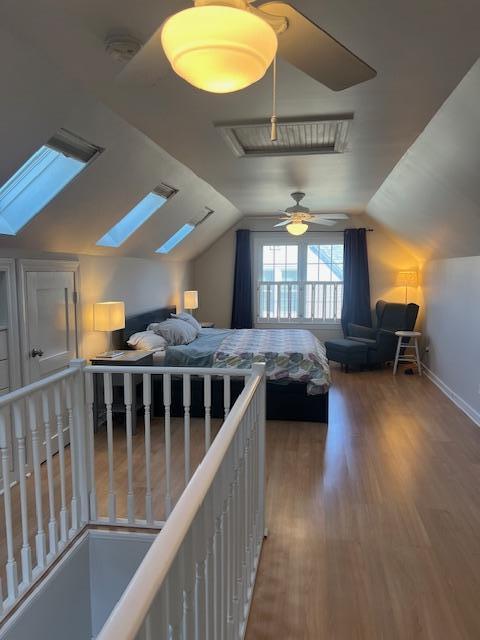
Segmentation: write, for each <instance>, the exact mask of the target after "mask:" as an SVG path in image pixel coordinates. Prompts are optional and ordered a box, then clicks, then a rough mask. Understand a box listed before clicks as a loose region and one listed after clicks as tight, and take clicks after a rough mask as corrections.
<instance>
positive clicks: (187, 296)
mask: <svg viewBox="0 0 480 640" xmlns="http://www.w3.org/2000/svg"><path fill="white" fill-rule="evenodd" d="M183 308H184V309H185V310H186V311H190V313H192V311H193V310H194V309H198V291H184V292H183ZM192 315H193V314H192Z"/></svg>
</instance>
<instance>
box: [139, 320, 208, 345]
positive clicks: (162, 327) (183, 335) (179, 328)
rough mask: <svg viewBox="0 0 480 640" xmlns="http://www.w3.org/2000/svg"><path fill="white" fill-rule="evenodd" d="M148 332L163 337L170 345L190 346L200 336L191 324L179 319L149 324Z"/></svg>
mask: <svg viewBox="0 0 480 640" xmlns="http://www.w3.org/2000/svg"><path fill="white" fill-rule="evenodd" d="M147 331H153V332H154V333H156V334H157V336H162V338H165V340H166V341H167V342H168V344H169V345H171V346H172V345H173V346H174V345H178V344H189V343H190V342H193V341H194V340H195V338H196V337H197V336H198V331H197V330H196V329H194V328H193V327H192V325H191V324H189V323H188V322H185V321H184V320H179V319H178V318H168V320H164V321H163V322H154V323H152V324H149V325H148V327H147Z"/></svg>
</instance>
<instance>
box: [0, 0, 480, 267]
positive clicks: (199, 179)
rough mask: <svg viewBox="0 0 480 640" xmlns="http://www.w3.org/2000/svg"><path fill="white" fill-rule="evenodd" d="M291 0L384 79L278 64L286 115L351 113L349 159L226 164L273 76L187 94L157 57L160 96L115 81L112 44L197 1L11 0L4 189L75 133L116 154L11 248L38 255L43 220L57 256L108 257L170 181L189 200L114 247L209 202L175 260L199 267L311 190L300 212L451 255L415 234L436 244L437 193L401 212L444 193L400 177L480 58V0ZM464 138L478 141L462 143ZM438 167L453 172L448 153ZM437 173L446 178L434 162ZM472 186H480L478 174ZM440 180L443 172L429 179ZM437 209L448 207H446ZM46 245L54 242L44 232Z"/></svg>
mask: <svg viewBox="0 0 480 640" xmlns="http://www.w3.org/2000/svg"><path fill="white" fill-rule="evenodd" d="M294 4H295V6H297V7H298V8H299V9H300V10H301V11H302V12H303V13H305V14H307V15H308V16H309V17H310V18H311V19H313V20H314V21H315V22H317V23H319V24H320V25H321V26H322V27H324V28H325V29H326V30H327V31H329V32H330V33H331V34H332V35H334V36H335V37H336V38H337V39H339V40H340V41H341V42H343V43H345V44H346V45H347V46H348V47H349V48H350V49H352V50H353V51H354V52H355V53H357V54H358V55H359V56H361V57H362V58H363V59H364V60H365V61H366V62H368V63H369V64H370V65H371V66H373V67H374V68H376V69H377V71H378V76H377V77H376V78H375V79H374V80H371V81H369V82H367V83H364V84H362V85H359V86H357V87H354V88H351V89H349V90H346V91H343V92H340V93H334V92H332V91H330V90H329V89H327V88H325V87H324V86H322V85H320V84H318V83H316V82H314V81H313V80H312V79H311V78H309V77H308V76H306V75H304V74H302V73H301V72H300V71H298V70H296V69H294V68H293V67H290V66H289V65H288V64H287V63H283V62H280V63H279V68H278V99H277V104H278V115H279V117H280V119H281V117H282V116H283V117H287V116H312V115H333V114H343V113H352V112H353V113H354V122H353V127H352V130H351V135H350V138H349V143H348V150H347V152H346V153H344V154H338V155H328V156H325V155H323V156H303V157H280V158H254V159H252V158H249V159H246V158H240V159H239V158H236V157H234V156H233V154H232V153H231V151H230V149H229V148H228V147H227V146H226V145H225V142H224V141H223V139H222V138H221V136H220V134H219V133H218V131H217V130H216V129H215V128H214V126H213V125H214V123H215V122H219V121H236V120H240V121H242V120H250V119H258V118H265V119H268V118H269V115H270V109H271V104H270V102H271V78H270V77H269V75H267V77H265V78H264V79H263V80H261V81H260V82H259V83H257V84H255V85H253V86H252V87H250V88H248V89H247V90H244V91H242V92H239V93H234V94H230V95H223V96H218V95H212V94H207V93H203V92H200V91H198V90H195V89H193V88H192V87H190V86H189V85H187V84H185V83H184V82H183V81H182V80H180V79H179V78H178V77H176V76H175V75H174V74H173V73H172V72H171V71H169V70H168V69H167V68H166V66H165V64H164V61H162V60H160V61H159V67H160V68H161V69H162V73H161V77H160V78H159V79H158V81H157V83H156V84H155V85H154V86H150V87H142V86H136V85H132V84H130V85H129V84H127V85H126V84H122V83H120V82H119V81H118V76H119V74H120V72H121V71H122V68H123V66H124V65H123V63H119V62H116V61H114V60H112V59H111V58H109V57H108V56H107V54H106V53H105V50H104V39H105V36H106V34H107V33H108V32H109V31H111V30H114V29H127V30H128V31H129V32H131V33H132V34H134V35H135V36H137V37H139V38H140V39H141V40H142V41H146V40H147V39H148V37H149V36H150V35H151V34H152V33H153V32H154V31H155V29H156V28H157V27H158V26H159V24H160V23H161V22H162V20H163V19H165V18H166V17H167V16H168V15H170V14H171V13H173V12H175V11H176V10H178V9H181V8H184V7H186V6H189V3H188V2H184V1H179V0H172V1H171V2H168V3H162V2H158V0H155V1H154V0H144V1H143V2H142V3H141V6H139V4H138V3H132V2H130V1H129V0H70V1H69V2H68V3H65V2H64V1H63V0H45V1H44V2H42V3H39V2H38V1H36V0H24V1H23V2H21V3H19V2H15V0H4V1H3V3H2V7H1V9H0V16H1V18H2V21H1V24H2V27H3V29H4V30H5V33H4V37H2V38H1V39H0V52H1V54H2V60H4V66H6V72H7V74H8V75H7V78H8V84H7V85H5V84H4V87H5V86H8V87H9V91H8V92H7V97H6V101H5V100H2V103H0V116H1V118H0V122H1V123H2V129H3V128H5V133H6V138H4V137H3V133H2V142H3V141H6V143H5V142H4V148H7V149H9V153H8V155H7V156H6V157H4V156H5V154H3V153H2V154H0V179H1V178H5V177H7V176H8V175H9V172H10V173H11V171H12V170H13V169H14V168H15V167H16V166H18V164H20V163H21V160H22V158H23V159H24V158H25V156H27V155H28V153H29V152H31V150H32V149H33V148H35V146H38V144H39V143H40V144H41V142H43V141H44V140H45V139H46V137H48V135H51V133H53V131H55V130H56V129H58V128H59V127H60V126H66V124H67V123H68V124H69V126H70V128H71V129H73V130H75V131H76V132H78V133H79V134H81V135H84V137H86V138H87V139H91V140H92V141H94V142H96V143H97V144H103V145H104V146H106V147H107V152H106V153H107V154H108V155H104V157H103V158H101V159H100V160H99V161H97V163H98V166H96V167H95V172H94V171H93V170H90V169H89V170H88V171H89V175H88V182H87V175H85V177H82V180H79V181H78V186H77V185H72V186H71V188H70V189H68V190H66V191H65V192H64V193H63V194H61V196H60V197H59V198H57V200H56V201H55V202H54V203H52V205H50V206H49V207H48V210H46V211H45V212H44V213H42V216H39V217H38V221H35V222H32V223H31V225H29V226H28V227H27V228H26V229H25V231H24V232H22V234H21V236H19V238H17V239H16V241H17V244H18V242H20V243H26V244H27V245H28V246H30V245H32V246H33V245H35V244H38V243H39V242H42V243H43V245H42V247H38V246H37V247H36V248H47V246H49V245H51V236H52V227H51V226H49V224H47V223H51V224H54V225H55V230H56V231H55V233H56V236H57V238H58V242H57V241H56V243H55V247H56V249H55V250H62V251H79V252H80V251H82V252H88V253H93V252H97V251H100V249H98V248H96V247H95V240H96V239H98V237H100V235H102V233H103V232H104V231H105V230H106V229H107V228H108V227H109V226H111V224H113V223H114V222H115V221H116V220H117V219H118V218H119V217H121V215H122V214H123V213H125V212H126V206H127V204H128V205H129V206H131V205H133V204H134V203H135V201H136V199H138V198H139V196H141V195H143V194H144V193H145V192H146V191H147V190H148V189H149V188H152V186H155V183H156V182H158V181H160V180H161V181H164V182H167V183H171V184H172V185H173V186H180V194H179V195H178V196H176V197H175V199H174V200H172V201H171V202H170V203H168V205H166V207H165V209H162V210H160V212H159V215H158V216H157V217H155V219H152V221H151V222H149V223H148V224H147V225H145V228H144V229H142V230H141V231H139V232H138V233H137V234H135V235H134V236H132V238H131V239H130V240H129V241H128V242H127V243H126V245H125V246H124V247H122V248H121V249H120V250H114V251H115V252H117V253H124V254H126V255H150V254H151V251H152V249H153V248H156V247H157V246H159V244H160V243H161V241H163V240H164V239H165V238H166V237H168V235H169V234H170V233H172V232H173V231H175V229H176V228H178V226H179V224H178V223H180V222H181V223H182V224H183V222H186V221H188V220H189V219H191V218H192V217H193V216H195V215H196V213H197V211H198V209H199V208H200V209H202V208H203V207H205V206H209V207H211V208H214V209H215V210H216V214H215V216H212V218H210V219H209V220H208V222H207V223H205V225H203V226H202V227H200V228H199V229H198V230H197V231H196V232H195V233H194V234H192V236H191V237H190V238H189V239H187V240H186V241H185V244H184V245H183V247H181V248H180V249H179V250H178V252H176V253H175V257H179V258H190V257H192V256H193V255H195V254H197V253H199V252H200V251H201V250H203V249H204V248H205V246H206V245H207V244H208V243H209V242H212V241H214V240H215V238H216V237H218V236H219V235H220V234H221V233H223V231H224V230H225V229H226V228H227V227H228V226H230V225H231V224H232V223H233V222H234V221H235V220H236V219H238V218H239V217H240V216H241V215H242V214H246V213H248V214H265V213H267V212H268V213H271V212H273V211H275V210H277V209H279V208H284V207H285V206H287V203H288V200H289V198H288V194H289V193H290V192H291V191H293V190H294V189H301V190H304V191H306V192H307V199H306V204H307V205H308V206H310V207H311V208H314V209H316V210H319V211H332V210H336V211H339V210H340V211H348V212H350V213H352V214H354V213H357V212H362V211H364V210H365V209H366V208H367V206H368V212H369V214H370V215H371V216H373V217H375V218H377V219H378V220H380V221H382V223H384V224H385V225H386V226H387V227H389V228H390V229H392V230H393V231H394V232H395V233H396V234H399V235H401V236H402V235H403V236H404V237H405V238H406V239H407V240H408V242H409V243H410V244H411V245H412V246H413V247H414V249H415V250H416V251H417V252H418V253H422V254H423V255H427V254H428V255H435V254H439V255H443V254H445V255H446V253H448V251H447V252H446V251H445V250H444V249H443V248H442V247H441V246H440V245H441V244H442V242H443V244H445V238H446V237H447V236H445V238H443V240H442V238H440V239H439V240H438V241H436V242H435V243H432V247H430V246H428V247H427V245H426V243H424V242H423V240H422V241H420V242H417V243H416V241H417V240H418V237H419V234H421V235H423V236H426V235H428V234H430V235H432V234H433V232H434V230H435V228H436V226H435V225H436V221H437V220H438V218H437V217H436V215H437V211H436V210H437V205H438V204H439V203H437V201H436V200H435V198H434V197H433V196H432V198H431V199H430V200H429V201H426V200H425V201H424V202H423V205H422V206H423V209H425V211H426V210H428V212H427V213H422V214H418V216H417V218H416V217H414V216H413V214H412V213H409V214H408V215H409V216H410V217H408V216H405V215H404V213H405V211H404V210H405V208H406V209H408V210H409V211H414V210H415V206H414V203H413V202H412V201H411V199H410V200H406V199H403V200H402V197H400V195H402V196H403V191H404V190H405V189H410V188H411V189H412V194H419V193H420V192H421V191H422V187H421V184H424V185H425V190H428V192H429V193H430V191H432V193H433V192H434V191H435V187H436V185H435V184H432V182H431V180H430V181H429V180H428V179H425V182H423V179H424V178H423V176H422V177H421V178H419V175H416V176H414V175H413V174H415V173H417V174H418V172H416V171H415V168H414V169H413V171H411V172H410V173H411V174H412V175H411V177H410V179H406V178H405V175H404V174H405V171H404V170H403V171H402V170H401V167H402V163H404V162H405V159H406V158H407V162H408V154H407V156H405V154H406V153H407V151H408V149H409V148H410V147H411V145H412V144H413V143H414V142H415V140H416V139H417V137H418V136H419V135H420V134H421V133H422V131H423V129H424V128H425V127H426V126H427V124H428V123H429V122H430V120H431V119H432V117H433V116H434V115H435V113H436V112H437V110H438V109H439V108H440V107H441V105H442V104H443V103H444V101H445V100H446V99H447V98H448V96H449V95H450V94H451V93H452V91H453V90H454V89H455V87H456V86H457V85H458V84H459V82H460V81H461V80H462V78H463V76H464V75H465V74H466V73H467V71H468V70H469V69H470V68H471V67H472V65H473V64H474V63H475V62H476V60H477V58H478V55H479V46H478V24H479V23H480V4H479V3H478V2H476V1H475V0H455V1H454V0H450V1H448V0H441V1H439V0H424V1H423V2H421V3H419V2H417V1H415V0H406V1H404V2H397V1H395V0H357V2H355V3H352V2H351V1H350V0H323V1H322V2H321V3H320V2H318V0H296V2H295V3H294ZM7 61H8V64H7ZM478 91H479V87H478V83H477V84H475V82H474V83H473V85H472V86H471V88H470V93H469V95H468V97H466V98H465V99H467V100H473V99H475V96H476V99H477V100H478V95H479V94H478ZM453 97H454V96H452V98H453ZM462 103H463V100H460V104H462ZM460 117H470V118H472V123H474V124H475V115H474V114H472V113H465V110H463V113H462V114H461V115H460ZM447 119H448V121H447V123H446V125H445V124H444V125H442V122H440V125H439V127H438V130H441V129H442V127H445V126H447V125H448V126H450V125H451V123H452V122H456V121H457V120H458V118H455V116H454V115H453V116H452V115H450V116H447ZM476 124H477V125H478V120H477V121H476ZM432 125H433V123H432ZM477 130H478V129H477ZM435 131H436V130H435V129H433V130H432V132H431V135H432V136H434V137H435V138H436V136H437V135H440V134H438V133H435ZM84 132H85V133H84ZM87 133H88V135H87ZM440 133H441V132H440ZM47 134H48V135H47ZM466 138H468V135H467V136H466ZM19 139H20V141H19ZM428 144H429V145H431V143H428ZM465 144H466V145H467V146H468V145H470V144H473V140H472V139H470V140H469V139H466V140H465ZM438 145H439V146H438V148H437V149H436V154H437V159H438V154H440V155H442V154H443V152H444V151H445V146H446V145H447V146H449V147H450V148H451V149H452V153H455V152H454V151H453V150H454V149H455V148H457V147H458V141H457V139H456V138H455V139H453V140H452V136H450V138H448V137H447V138H445V137H444V138H443V142H442V141H439V143H438ZM477 148H478V144H477ZM10 150H11V152H10ZM459 152H460V150H459ZM423 153H424V152H423ZM425 157H426V156H425ZM442 157H445V158H447V163H448V157H447V156H442ZM402 158H403V160H402ZM100 161H102V162H103V165H104V166H103V167H101V166H100ZM400 161H401V162H400ZM399 162H400V165H399V166H398V167H397V169H396V170H394V169H395V167H396V165H397V163H399ZM419 162H420V161H419ZM97 163H96V164H97ZM92 169H93V167H92ZM100 169H101V171H100ZM97 170H98V171H97ZM437 170H438V171H439V172H440V171H441V170H442V168H441V167H440V160H439V159H438V162H437V164H436V165H435V171H437ZM398 171H400V174H401V175H400V174H398V173H396V172H398ZM392 172H393V173H392ZM439 175H440V174H439ZM468 175H470V174H468ZM157 176H158V177H157ZM415 180H416V182H415ZM471 180H473V182H474V183H476V180H475V178H474V175H473V176H471ZM152 181H153V183H154V184H153V185H152ZM385 181H386V182H385ZM439 181H440V182H442V178H436V179H435V180H434V182H439ZM382 185H383V186H382ZM415 185H416V186H415ZM427 185H428V186H427ZM74 186H77V191H76V192H75V190H74ZM464 187H465V189H464ZM456 188H459V189H461V190H463V191H462V197H464V195H465V193H464V192H469V187H468V185H462V184H460V183H459V182H458V181H457V183H456ZM379 189H380V191H379ZM394 191H395V192H396V193H395V196H394V197H393V196H392V195H391V194H392V193H393V192H394ZM377 192H378V193H377ZM375 194H377V195H376V196H375ZM382 194H383V195H382ZM384 194H387V196H385V195H384ZM399 194H400V195H399ZM412 197H414V198H416V196H412ZM466 197H467V198H468V197H469V196H468V195H467V196H466ZM470 199H471V203H472V206H471V207H470V208H468V207H465V206H464V207H463V208H461V212H460V211H459V213H458V216H459V217H463V219H464V220H465V223H461V224H459V225H458V229H459V230H460V231H459V233H461V234H462V235H465V236H469V235H470V236H471V233H470V232H471V229H472V228H475V229H477V227H472V225H475V224H477V221H478V216H479V212H478V206H477V204H478V201H477V200H476V199H475V198H474V197H473V196H472V197H471V198H470ZM369 203H370V204H369ZM443 204H444V208H445V207H446V205H445V199H443ZM450 206H454V203H453V202H451V205H450ZM417 208H418V207H417ZM127 210H128V209H127ZM422 211H423V210H422ZM80 220H82V221H84V222H83V223H81V222H80ZM422 220H423V222H422ZM442 220H443V221H444V222H443V223H442V224H443V225H444V226H445V225H446V226H447V227H448V225H449V223H450V221H449V219H448V218H446V217H445V216H444V217H443V218H442ZM407 226H408V229H407ZM102 229H103V231H102ZM417 231H418V233H417ZM46 235H49V236H50V238H44V236H46ZM412 236H415V238H412ZM73 237H74V238H75V240H73ZM42 238H43V239H42ZM6 242H7V243H8V242H11V240H8V239H7V240H0V247H1V246H5V245H4V243H6ZM462 242H463V241H462V239H461V238H460V237H458V238H457V240H456V241H455V249H454V250H452V251H454V255H467V254H468V253H469V252H471V251H473V250H475V247H474V246H472V244H471V243H470V244H468V242H467V241H465V244H462ZM69 243H70V244H69ZM66 244H69V247H68V248H67V246H65V245H66ZM420 245H422V246H421V247H420ZM60 247H62V248H61V249H60ZM49 248H50V250H52V247H49ZM101 251H102V252H106V253H108V252H109V251H112V250H101Z"/></svg>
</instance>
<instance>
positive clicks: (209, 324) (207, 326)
mask: <svg viewBox="0 0 480 640" xmlns="http://www.w3.org/2000/svg"><path fill="white" fill-rule="evenodd" d="M200 326H201V327H202V329H213V328H214V327H215V323H214V322H200Z"/></svg>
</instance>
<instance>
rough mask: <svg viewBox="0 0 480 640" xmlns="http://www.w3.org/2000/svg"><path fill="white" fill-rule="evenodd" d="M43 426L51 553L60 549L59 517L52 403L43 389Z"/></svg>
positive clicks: (53, 553)
mask: <svg viewBox="0 0 480 640" xmlns="http://www.w3.org/2000/svg"><path fill="white" fill-rule="evenodd" d="M42 413H43V426H44V429H45V449H46V454H47V484H48V510H49V520H48V545H49V552H50V554H51V555H53V556H54V555H55V554H56V553H57V550H58V532H57V519H56V517H55V492H54V481H53V459H52V436H51V429H50V403H49V400H48V391H46V390H44V391H42Z"/></svg>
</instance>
